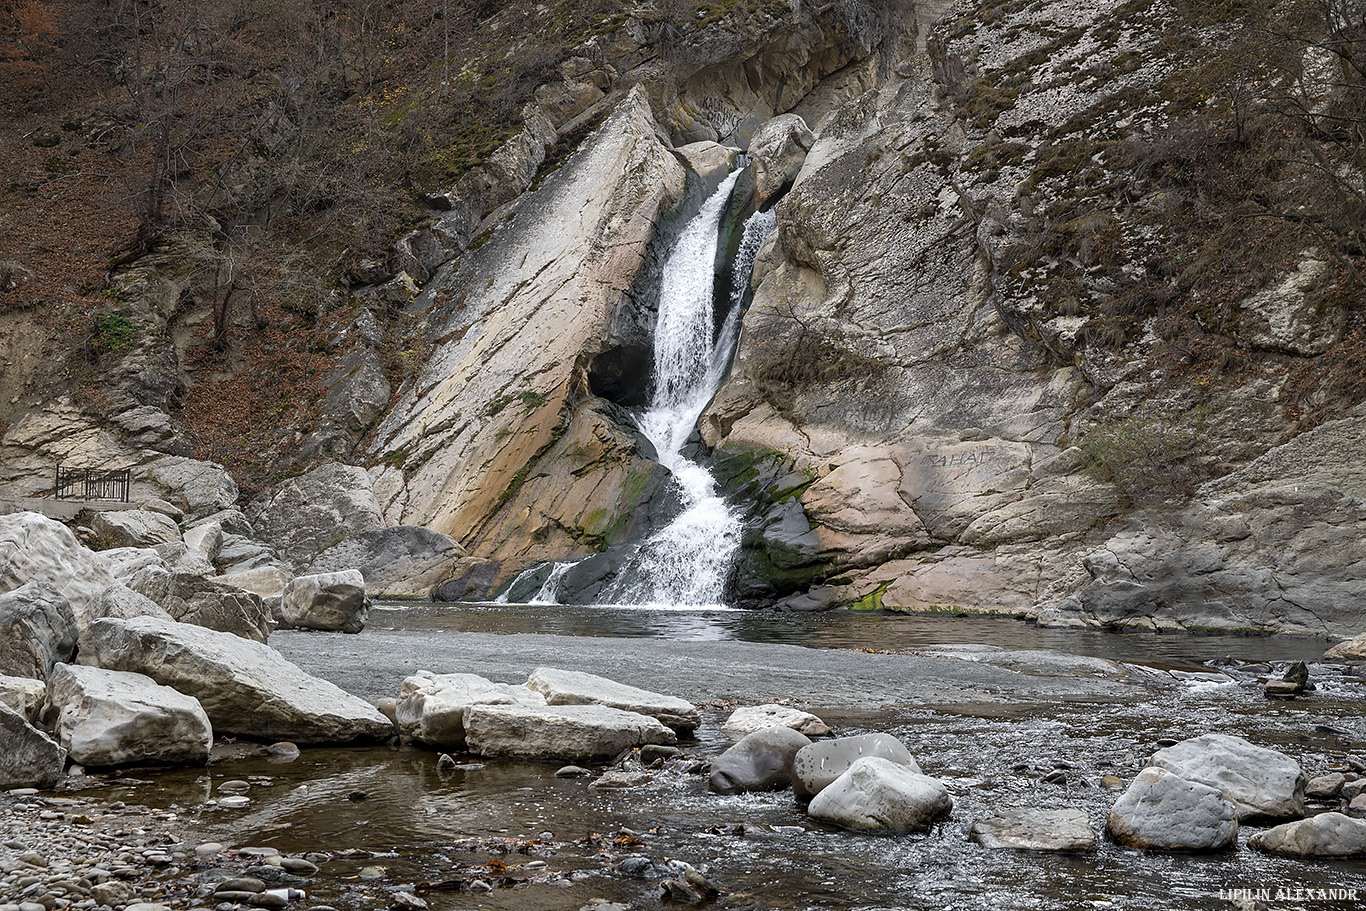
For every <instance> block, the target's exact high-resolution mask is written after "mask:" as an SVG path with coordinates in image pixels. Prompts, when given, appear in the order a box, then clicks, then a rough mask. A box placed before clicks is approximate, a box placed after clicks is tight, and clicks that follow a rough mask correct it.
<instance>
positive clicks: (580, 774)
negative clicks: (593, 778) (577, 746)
mask: <svg viewBox="0 0 1366 911" xmlns="http://www.w3.org/2000/svg"><path fill="white" fill-rule="evenodd" d="M592 774H593V772H592V771H591V770H589V769H585V768H584V767H583V766H577V765H567V766H564V767H563V768H560V769H556V770H555V777H556V778H584V777H586V776H588V775H592Z"/></svg>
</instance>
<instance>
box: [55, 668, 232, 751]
mask: <svg viewBox="0 0 1366 911" xmlns="http://www.w3.org/2000/svg"><path fill="white" fill-rule="evenodd" d="M47 700H48V705H49V707H50V708H49V711H50V712H52V713H54V714H55V715H56V734H57V738H58V742H59V743H60V744H61V746H62V747H63V748H64V749H65V750H66V751H67V753H68V755H70V757H71V758H72V760H73V761H75V762H79V763H81V764H83V765H87V766H116V765H126V764H129V763H134V762H165V763H184V764H188V765H198V764H203V763H205V762H207V761H208V758H209V749H210V748H211V747H212V746H213V728H212V726H211V725H210V724H209V718H208V716H207V715H205V714H204V709H203V708H202V707H201V706H200V704H199V700H197V699H195V698H194V697H192V696H186V695H184V694H183V693H178V692H176V691H175V690H173V689H171V688H170V687H168V686H161V685H159V684H158V683H157V682H156V681H154V680H153V679H152V678H151V677H147V676H145V675H143V674H135V673H129V672H127V671H110V670H104V669H103V668H97V667H79V666H73V665H69V664H59V665H58V666H57V667H56V669H54V671H53V673H52V676H51V678H50V679H49V680H48V693H47Z"/></svg>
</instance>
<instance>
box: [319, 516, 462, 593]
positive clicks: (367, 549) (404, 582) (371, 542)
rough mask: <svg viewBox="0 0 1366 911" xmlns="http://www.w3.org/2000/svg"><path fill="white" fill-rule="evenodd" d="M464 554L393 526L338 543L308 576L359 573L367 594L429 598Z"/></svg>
mask: <svg viewBox="0 0 1366 911" xmlns="http://www.w3.org/2000/svg"><path fill="white" fill-rule="evenodd" d="M463 556H465V549H464V548H463V547H461V546H460V545H459V544H457V543H456V542H455V539H454V538H451V537H450V536H448V535H443V534H440V533H438V532H435V531H432V530H431V529H427V528H422V527H419V526H414V525H396V526H392V527H390V528H380V529H376V530H375V531H367V532H362V533H361V534H358V535H352V536H350V537H348V538H344V539H342V540H341V541H340V542H338V543H337V544H334V545H333V546H332V547H329V548H328V549H327V550H325V551H323V552H322V553H321V554H319V555H318V558H317V559H316V560H314V561H313V564H312V565H311V566H309V568H308V571H309V572H310V573H330V572H338V571H340V570H343V569H358V570H360V572H361V575H363V576H364V577H365V588H366V590H367V591H369V592H370V593H371V594H373V595H376V596H379V595H389V596H393V597H420V598H428V597H431V594H432V591H433V590H434V589H435V588H436V587H437V585H439V584H440V583H441V581H442V580H443V579H445V578H446V577H447V576H449V575H450V573H451V570H453V569H454V568H455V564H456V562H457V561H458V560H459V559H460V558H461V557H463Z"/></svg>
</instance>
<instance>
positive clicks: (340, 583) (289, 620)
mask: <svg viewBox="0 0 1366 911" xmlns="http://www.w3.org/2000/svg"><path fill="white" fill-rule="evenodd" d="M369 613H370V602H369V601H367V600H366V598H365V577H364V576H362V575H361V574H360V570H358V569H347V570H342V571H341V572H335V573H318V574H316V575H312V576H299V577H298V578H297V579H295V580H294V581H293V582H290V583H289V584H288V585H286V586H285V587H284V590H283V591H282V592H281V595H280V619H281V622H282V624H283V625H284V626H287V627H293V628H295V629H320V630H329V631H331V632H342V633H358V632H360V631H361V630H363V629H365V618H366V616H367V615H368V614H369Z"/></svg>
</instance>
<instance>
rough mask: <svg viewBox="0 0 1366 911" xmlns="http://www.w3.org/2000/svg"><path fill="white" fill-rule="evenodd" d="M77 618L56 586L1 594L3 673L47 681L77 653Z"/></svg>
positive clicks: (33, 586)
mask: <svg viewBox="0 0 1366 911" xmlns="http://www.w3.org/2000/svg"><path fill="white" fill-rule="evenodd" d="M76 636H77V632H76V617H75V615H74V614H73V613H72V612H71V605H70V604H69V603H68V602H67V600H66V598H65V597H64V596H63V595H62V593H61V592H60V591H58V590H57V588H56V586H54V585H50V584H48V583H46V582H30V583H28V584H27V585H22V586H20V587H19V588H16V589H15V590H14V591H12V592H9V593H7V594H4V595H0V674H7V675H9V676H11V677H32V678H33V679H35V680H45V679H46V678H47V674H48V671H50V670H52V666H53V665H54V664H56V663H57V662H58V661H70V660H71V655H72V653H73V652H74V651H75V650H76Z"/></svg>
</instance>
